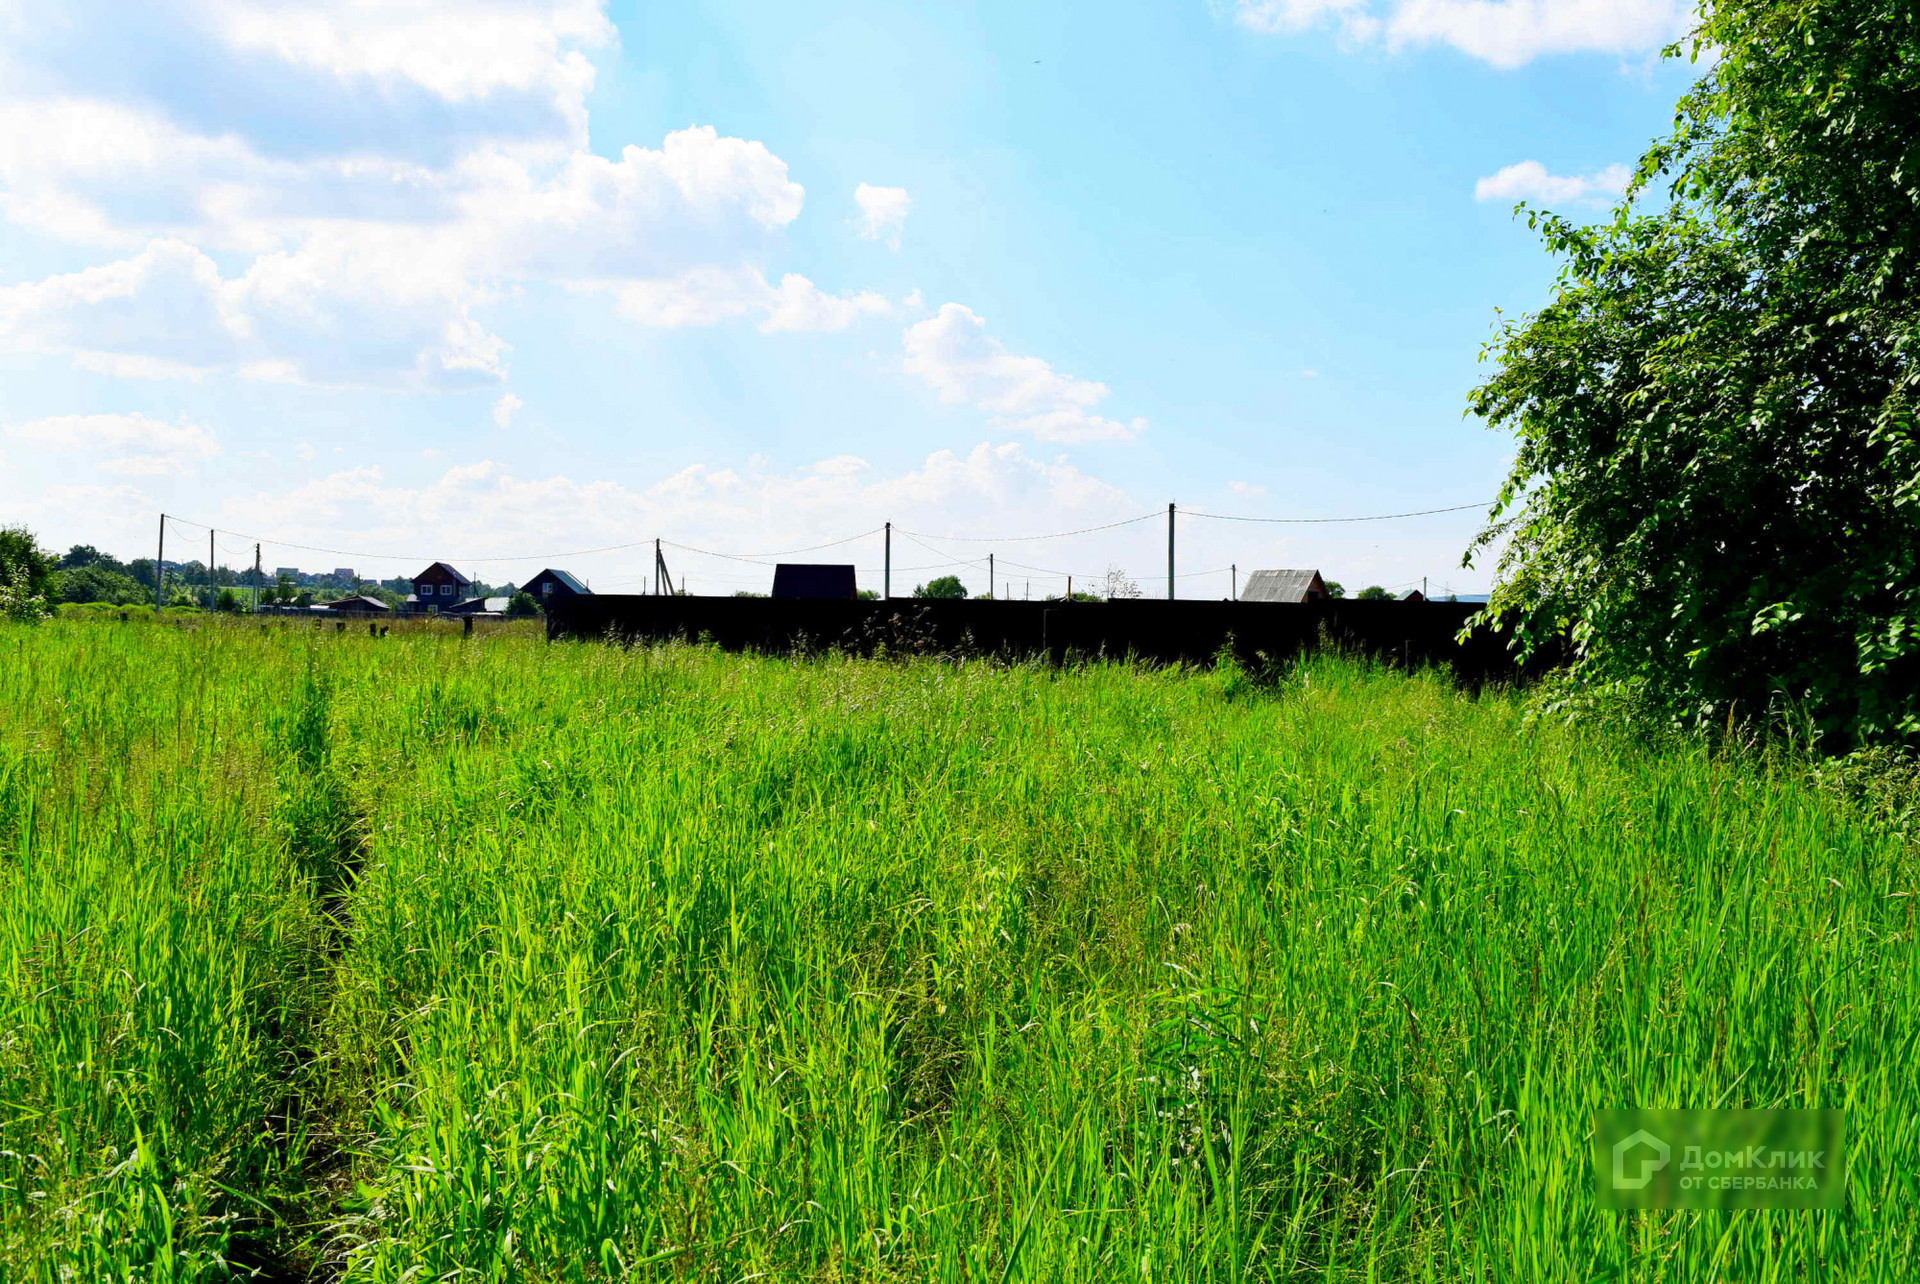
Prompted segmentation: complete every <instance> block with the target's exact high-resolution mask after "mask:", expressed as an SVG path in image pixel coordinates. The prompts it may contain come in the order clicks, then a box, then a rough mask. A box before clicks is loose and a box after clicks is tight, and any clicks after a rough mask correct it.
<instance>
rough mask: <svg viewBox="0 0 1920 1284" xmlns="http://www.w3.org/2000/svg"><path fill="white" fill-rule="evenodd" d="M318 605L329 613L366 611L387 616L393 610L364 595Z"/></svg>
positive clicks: (383, 603) (375, 598) (378, 600)
mask: <svg viewBox="0 0 1920 1284" xmlns="http://www.w3.org/2000/svg"><path fill="white" fill-rule="evenodd" d="M320 605H321V606H322V607H323V608H324V609H326V610H329V611H368V612H372V613H376V614H379V615H386V614H389V613H390V612H391V611H392V610H393V608H392V607H390V606H388V605H387V604H386V603H385V602H382V601H381V600H380V599H379V598H377V597H368V596H367V595H366V594H364V593H360V594H356V595H355V596H353V597H343V598H337V599H335V600H334V601H331V602H322V603H321V604H320Z"/></svg>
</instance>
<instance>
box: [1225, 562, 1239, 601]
mask: <svg viewBox="0 0 1920 1284" xmlns="http://www.w3.org/2000/svg"><path fill="white" fill-rule="evenodd" d="M1227 570H1228V571H1229V572H1230V573H1231V574H1232V575H1233V600H1234V601H1236V602H1238V601H1239V600H1240V563H1238V562H1235V563H1234V564H1233V565H1232V566H1229V567H1228V568H1227Z"/></svg>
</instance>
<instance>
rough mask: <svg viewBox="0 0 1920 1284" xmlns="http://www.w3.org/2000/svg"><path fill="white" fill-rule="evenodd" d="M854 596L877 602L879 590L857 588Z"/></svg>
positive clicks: (740, 594)
mask: <svg viewBox="0 0 1920 1284" xmlns="http://www.w3.org/2000/svg"><path fill="white" fill-rule="evenodd" d="M734 596H735V597H765V596H766V594H764V593H735V594H734ZM854 596H855V597H856V598H858V599H860V600H861V601H862V602H877V601H879V600H880V590H878V589H860V590H858V591H857V592H855V593H854Z"/></svg>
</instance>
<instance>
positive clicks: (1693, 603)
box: [1469, 0, 1920, 747]
mask: <svg viewBox="0 0 1920 1284" xmlns="http://www.w3.org/2000/svg"><path fill="white" fill-rule="evenodd" d="M1691 51H1692V53H1693V55H1694V56H1695V57H1696V58H1697V57H1698V56H1699V55H1700V54H1701V53H1702V52H1711V54H1712V55H1713V57H1714V58H1715V59H1716V61H1715V62H1714V65H1713V67H1712V70H1711V71H1709V72H1708V74H1707V75H1706V76H1705V78H1703V79H1702V80H1701V81H1700V82H1699V83H1698V84H1697V85H1696V86H1695V87H1694V88H1693V89H1692V90H1691V91H1690V92H1689V93H1688V94H1687V95H1686V96H1685V97H1684V98H1682V99H1681V101H1680V104H1679V108H1678V112H1677V115H1676V124H1675V130H1674V133H1673V135H1672V136H1671V137H1670V138H1668V139H1666V140H1664V141H1661V142H1659V143H1657V144H1655V145H1654V146H1653V148H1652V149H1651V150H1649V151H1648V152H1647V154H1646V155H1645V156H1644V157H1643V158H1642V160H1641V162H1640V166H1639V169H1638V172H1637V174H1636V177H1635V179H1634V182H1633V184H1632V185H1631V186H1630V187H1629V190H1628V195H1627V199H1626V200H1625V202H1623V204H1622V206H1621V208H1620V209H1619V210H1618V211H1617V212H1616V214H1615V216H1614V218H1613V219H1612V221H1610V222H1608V223H1606V224H1603V225H1601V226H1597V227H1581V226H1577V225H1575V224H1574V223H1572V222H1571V221H1569V220H1567V219H1564V218H1558V217H1555V216H1553V215H1550V214H1543V213H1531V212H1530V213H1529V214H1528V216H1527V217H1528V220H1529V222H1530V224H1531V225H1533V226H1535V227H1536V228H1538V229H1539V230H1540V231H1541V232H1542V233H1543V236H1544V239H1545V242H1546V244H1547V246H1548V248H1549V249H1550V250H1551V251H1552V252H1554V253H1555V254H1556V255H1558V256H1559V257H1560V258H1561V260H1562V268H1561V272H1560V277H1559V281H1558V284H1557V285H1556V287H1555V289H1554V291H1553V294H1552V297H1551V299H1550V301H1549V302H1548V304H1547V306H1546V307H1544V308H1543V309H1541V310H1540V311H1539V312H1538V313H1535V314H1533V315H1531V316H1527V317H1524V318H1522V319H1521V320H1520V321H1519V322H1517V323H1510V324H1508V325H1507V326H1506V327H1505V328H1504V329H1503V331H1502V332H1501V333H1500V334H1499V335H1498V336H1497V337H1496V339H1495V340H1494V341H1493V343H1492V344H1491V345H1490V346H1489V353H1488V355H1490V356H1491V357H1492V359H1493V360H1494V361H1495V362H1496V363H1497V370H1496V372H1495V374H1494V375H1493V377H1492V378H1490V379H1489V380H1488V381H1487V382H1486V383H1485V384H1484V385H1482V386H1481V387H1480V388H1478V389H1476V390H1475V391H1474V393H1473V394H1472V397H1471V401H1470V404H1471V407H1472V409H1473V410H1474V411H1475V412H1476V413H1478V414H1480V415H1481V416H1483V417H1485V418H1486V420H1487V421H1488V422H1489V423H1490V424H1491V425H1493V426H1495V427H1498V428H1504V429H1510V430H1511V431H1513V433H1514V434H1515V436H1516V437H1517V438H1518V449H1517V451H1516V454H1515V457H1514V463H1513V466H1512V471H1511V472H1510V474H1509V476H1508V477H1507V480H1506V483H1505V485H1504V487H1503V488H1502V490H1501V493H1500V496H1499V499H1498V501H1497V503H1496V505H1495V507H1494V510H1493V513H1492V514H1491V524H1490V525H1489V526H1488V528H1487V529H1486V530H1485V531H1484V532H1483V533H1482V534H1481V535H1480V536H1479V537H1478V539H1477V540H1476V542H1475V545H1474V549H1475V550H1477V549H1479V548H1483V547H1486V546H1488V545H1490V544H1492V543H1494V542H1495V541H1497V540H1500V539H1502V538H1504V539H1505V540H1506V541H1507V545H1506V550H1505V552H1504V554H1503V555H1502V560H1501V575H1500V577H1499V579H1500V582H1499V585H1498V587H1497V588H1496V590H1495V592H1494V594H1493V599H1492V602H1491V604H1490V606H1489V608H1488V610H1489V613H1490V614H1491V615H1492V616H1493V617H1495V618H1496V619H1498V620H1500V621H1502V622H1504V623H1506V624H1508V625H1511V626H1513V627H1514V628H1516V629H1517V630H1518V635H1519V638H1520V640H1521V643H1522V645H1523V647H1534V646H1538V645H1540V644H1542V643H1544V642H1546V641H1547V640H1548V639H1549V638H1550V637H1552V636H1555V635H1559V634H1561V633H1563V632H1564V633H1567V634H1569V635H1570V636H1571V640H1572V645H1573V665H1572V679H1573V685H1574V689H1575V690H1576V692H1578V693H1581V694H1583V695H1584V696H1586V697H1588V698H1606V699H1615V700H1624V701H1627V702H1631V703H1633V704H1636V705H1639V706H1640V707H1643V708H1646V709H1648V710H1651V711H1653V712H1655V713H1657V714H1658V715H1660V716H1662V717H1664V718H1667V719H1671V720H1674V721H1680V722H1693V723H1704V724H1707V725H1714V724H1721V723H1724V722H1726V721H1728V720H1732V719H1742V718H1747V717H1753V716H1758V715H1762V714H1765V713H1766V712H1767V711H1769V710H1770V709H1771V710H1774V711H1778V712H1788V711H1791V712H1792V713H1794V714H1795V715H1796V716H1797V717H1804V718H1806V719H1808V720H1809V721H1810V722H1811V724H1812V725H1813V726H1814V727H1815V728H1817V729H1818V730H1819V731H1820V732H1822V733H1824V735H1825V736H1826V737H1827V740H1828V743H1829V744H1830V745H1832V746H1834V747H1844V746H1846V745H1849V744H1853V743H1859V742H1865V741H1875V740H1890V739H1903V738H1904V739H1912V738H1914V737H1916V736H1920V442H1917V441H1916V437H1915V420H1914V407H1915V401H1916V399H1917V398H1920V364H1917V362H1920V343H1916V339H1920V9H1917V8H1916V7H1915V6H1914V5H1913V4H1912V3H1911V0H1709V3H1708V4H1707V5H1706V6H1705V7H1704V9H1703V13H1702V18H1701V25H1700V27H1699V28H1698V30H1697V31H1696V33H1695V35H1694V37H1693V40H1692V43H1691ZM1674 52H1677V50H1670V51H1669V53H1674ZM1662 179H1665V180H1670V196H1671V199H1670V201H1669V202H1668V203H1667V204H1666V205H1665V206H1664V207H1662V208H1658V209H1656V210H1654V211H1653V212H1651V213H1646V212H1642V211H1641V210H1640V208H1639V206H1638V202H1637V197H1638V196H1639V195H1640V193H1641V192H1642V191H1644V190H1645V189H1646V188H1647V187H1648V186H1649V185H1652V184H1654V183H1655V182H1656V181H1659V180H1662ZM1469 557H1471V551H1470V553H1469Z"/></svg>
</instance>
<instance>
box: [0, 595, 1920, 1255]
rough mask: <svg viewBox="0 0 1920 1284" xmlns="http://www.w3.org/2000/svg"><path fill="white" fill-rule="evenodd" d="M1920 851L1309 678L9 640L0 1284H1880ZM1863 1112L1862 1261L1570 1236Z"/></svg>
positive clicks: (1329, 672)
mask: <svg viewBox="0 0 1920 1284" xmlns="http://www.w3.org/2000/svg"><path fill="white" fill-rule="evenodd" d="M1917 891H1920V880H1917V879H1916V861H1915V855H1914V851H1913V849H1912V848H1911V847H1910V846H1909V845H1908V843H1907V842H1906V841H1905V840H1904V839H1903V837H1902V836H1900V835H1899V834H1897V833H1893V832H1889V831H1888V830H1887V829H1886V827H1884V826H1877V825H1876V824H1874V823H1873V822H1872V821H1871V819H1870V818H1869V817H1868V816H1866V815H1865V814H1863V813H1862V812H1861V811H1860V810H1859V809H1858V808H1857V807H1855V806H1854V805H1853V804H1850V803H1848V802H1846V801H1845V800H1843V799H1841V798H1840V797H1838V796H1836V795H1835V793H1834V792H1832V791H1831V790H1829V789H1823V788H1820V787H1818V786H1817V784H1816V783H1815V781H1814V780H1813V778H1812V776H1811V774H1810V773H1809V771H1808V770H1807V768H1806V765H1805V764H1803V763H1800V762H1797V761H1795V760H1794V759H1793V757H1792V756H1791V755H1790V754H1786V753H1778V754H1772V755H1768V754H1758V753H1753V752H1739V751H1725V752H1714V751H1710V750H1709V749H1707V748H1705V747H1703V746H1699V745H1692V744H1685V743H1679V744H1666V745H1650V744H1646V743H1641V742H1637V741H1635V740H1632V739H1630V738H1628V737H1626V736H1624V735H1620V734H1616V733H1611V732H1605V731H1600V730H1593V729H1579V728H1571V727H1568V726H1566V725H1563V724H1561V723H1558V722H1555V721H1553V720H1551V719H1538V718H1529V717H1528V716H1527V704H1526V701H1525V699H1524V697H1523V696H1521V695H1518V694H1514V693H1511V692H1501V691H1497V690H1488V691H1485V692H1482V693H1480V694H1479V695H1478V696H1477V697H1474V698H1469V697H1468V696H1466V695H1463V694H1461V693H1460V692H1458V691H1456V690H1455V689H1454V687H1453V685H1452V684H1451V683H1450V682H1449V681H1448V679H1447V678H1446V676H1445V675H1444V674H1440V673H1435V672H1421V673H1414V674H1404V673H1399V672H1394V671H1391V670H1387V669H1382V668H1378V667H1374V666H1371V665H1369V664H1367V663H1364V662H1362V661H1358V660H1354V659H1347V658H1340V657H1321V658H1316V659H1310V660H1306V661H1302V662H1300V663H1298V664H1295V665H1293V666H1290V667H1288V668H1286V669H1284V670H1280V671H1276V672H1273V673H1266V674H1251V673H1247V672H1244V671H1241V670H1239V669H1237V668H1234V667H1232V666H1226V667H1222V668H1218V669H1213V670H1209V671H1204V672H1202V671H1179V670H1160V671H1154V670H1149V669H1142V668H1135V667H1130V666H1126V665H1120V664H1089V665H1083V666H1078V667H1068V668H1064V669H1049V668H1046V667H1044V666H1032V667H1024V666H1015V667H1006V666H1001V665H994V664H989V663H985V662H967V663H946V662H939V661H928V660H914V661H888V660H873V661H862V660H852V659H847V658H844V657H837V656H832V655H828V656H816V657H811V658H803V659H798V660H794V659H779V660H776V659H767V658H758V657H753V656H739V655H726V654H721V653H719V652H717V651H714V650H711V649H707V648H701V647H690V646H665V647H657V648H634V649H621V648H616V647H610V646H604V645H598V644H594V643H564V644H556V645H552V646H549V645H547V644H546V643H545V642H544V641H543V640H542V636H541V634H540V633H539V632H538V630H537V629H535V628H523V627H512V628H505V629H501V630H498V631H493V632H486V633H476V635H475V636H474V637H472V638H461V637H460V636H458V635H456V634H448V633H435V632H412V633H401V632H396V633H395V634H394V635H392V636H390V637H387V638H377V639H376V638H369V637H367V636H366V635H365V634H364V632H352V631H349V632H347V633H335V632H334V631H333V630H330V629H328V630H314V629H308V628H303V627H301V628H296V627H290V626H287V625H283V624H279V623H271V624H268V625H266V626H264V627H263V626H261V625H258V624H256V623H253V622H247V621H238V622H236V621H221V620H199V621H191V620H181V621H173V622H168V623H163V624H154V623H152V622H150V621H148V620H145V619H142V618H139V617H136V618H135V619H134V620H133V621H132V622H129V623H125V624H122V623H119V622H117V620H113V619H100V620H86V619H63V620H56V621H53V622H50V623H47V624H44V625H41V626H39V627H33V628H30V627H24V626H8V627H4V628H0V1281H7V1282H9V1284H10V1282H11V1281H16V1280H19V1281H27V1280H31V1281H49V1282H52V1281H69V1280H71V1281H93V1280H153V1281H163V1280H164V1281H204V1280H229V1279H242V1278H248V1277H250V1276H251V1277H256V1278H262V1279H268V1280H340V1281H364V1282H367V1284H373V1282H375V1281H379V1282H383V1284H401V1282H402V1281H420V1282H425V1281H433V1280H460V1281H465V1280H472V1281H482V1280H484V1281H590V1280H591V1281H598V1280H615V1279H623V1278H634V1279H661V1280H678V1279H701V1280H715V1281H744V1280H749V1279H794V1280H820V1281H826V1280H855V1279H862V1280H903V1281H904V1280H942V1281H949V1280H950V1281H962V1280H966V1281H988V1282H994V1281H1000V1282H1004V1281H1009V1280H1015V1279H1019V1280H1034V1281H1054V1280H1122V1279H1124V1280H1129V1281H1159V1280H1193V1281H1202V1280H1205V1281H1228V1280H1234V1281H1238V1280H1299V1281H1306V1280H1317V1281H1376V1280H1419V1281H1460V1280H1516V1281H1560V1280H1601V1279H1607V1280H1635V1281H1656V1280H1659V1281H1709V1280H1713V1281H1718V1280H1740V1281H1786V1280H1796V1281H1801V1280H1848V1281H1851V1280H1888V1281H1897V1280H1907V1279H1911V1278H1914V1275H1915V1272H1916V1263H1920V1176H1917V1175H1916V1174H1917V1173H1920V1070H1916V1066H1917V1065H1920V1047H1916V1042H1917V1037H1916V1036H1917V1033H1920V973H1917V972H1916V949H1915V927H1916V924H1915V899H1916V892H1917ZM1625 1104H1640V1105H1661V1106H1707V1105H1729V1106H1733V1105H1744V1106H1812V1105H1820V1106H1837V1107H1842V1108H1844V1109H1845V1110H1847V1111H1848V1123H1849V1134H1848V1145H1849V1154H1848V1156H1847V1162H1848V1166H1849V1167H1848V1171H1849V1181H1850V1187H1849V1194H1848V1198H1847V1202H1846V1205H1845V1207H1844V1209H1843V1210H1841V1211H1839V1212H1824V1213H1821V1212H1772V1213H1725V1212H1708V1213H1695V1212H1659V1213H1652V1212H1647V1213H1630V1214H1618V1213H1609V1212H1603V1211H1600V1210H1599V1209H1597V1208H1596V1206H1595V1200H1594V1195H1593V1192H1592V1185H1591V1177H1590V1172H1589V1159H1588V1149H1587V1148H1588V1133H1589V1128H1590V1124H1591V1116H1592V1113H1593V1111H1594V1110H1595V1109H1596V1108H1599V1107H1604V1106H1613V1105H1625Z"/></svg>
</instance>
